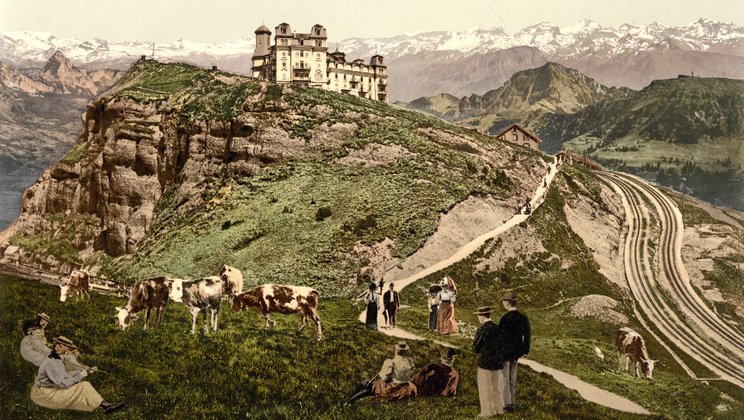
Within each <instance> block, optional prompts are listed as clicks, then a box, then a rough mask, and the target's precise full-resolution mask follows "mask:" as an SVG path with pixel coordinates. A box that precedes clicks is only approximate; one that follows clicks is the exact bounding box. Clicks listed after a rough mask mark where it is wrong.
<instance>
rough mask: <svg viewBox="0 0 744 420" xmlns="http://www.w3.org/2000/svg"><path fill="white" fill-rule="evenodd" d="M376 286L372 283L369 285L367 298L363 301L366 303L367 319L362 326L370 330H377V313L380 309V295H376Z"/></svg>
mask: <svg viewBox="0 0 744 420" xmlns="http://www.w3.org/2000/svg"><path fill="white" fill-rule="evenodd" d="M376 290H377V285H376V284H374V283H370V284H369V292H367V297H366V298H365V299H364V300H365V302H366V303H367V318H366V320H365V322H364V324H365V325H366V326H367V328H369V329H370V330H377V312H378V310H379V307H380V295H379V294H377V291H376Z"/></svg>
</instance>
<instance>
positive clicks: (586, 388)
mask: <svg viewBox="0 0 744 420" xmlns="http://www.w3.org/2000/svg"><path fill="white" fill-rule="evenodd" d="M557 173H558V165H557V163H556V161H554V162H553V163H551V164H550V172H549V173H548V175H547V176H546V177H545V180H546V185H545V186H543V183H542V182H541V183H540V184H539V186H538V188H537V189H536V190H535V193H534V194H533V196H532V199H531V200H530V205H531V207H532V211H533V212H534V211H535V210H537V208H538V207H539V206H540V205H541V204H542V203H543V201H544V197H545V194H546V192H547V190H548V188H550V185H551V183H552V182H553V179H554V178H555V175H556V174H557ZM529 216H530V215H526V214H515V215H514V216H513V217H512V218H511V219H509V220H508V221H506V222H505V223H504V224H502V225H500V226H498V227H497V228H495V229H493V230H491V231H490V232H487V233H484V234H483V235H481V236H478V237H477V238H475V239H473V240H472V241H470V242H468V243H467V244H465V245H463V246H462V247H461V248H459V249H458V250H457V251H456V252H455V253H454V254H453V255H452V256H450V257H449V258H446V259H444V260H441V261H439V262H437V263H436V264H433V265H431V266H429V267H427V268H424V269H423V270H421V271H418V272H417V273H415V274H413V275H410V276H408V277H405V278H402V279H397V280H390V281H389V283H394V284H395V285H396V290H397V291H398V292H400V291H402V290H403V289H404V288H405V287H406V286H408V285H410V284H412V283H414V282H416V281H417V280H420V279H422V278H424V277H426V276H428V275H430V274H434V273H436V272H438V271H441V270H443V269H445V268H447V267H449V266H451V265H453V264H455V263H457V262H459V261H461V260H463V259H465V258H467V257H468V256H469V255H470V254H472V253H473V252H475V251H477V250H478V249H480V248H481V247H482V246H483V245H484V244H485V243H486V241H488V240H490V239H493V238H496V237H497V236H499V235H501V234H502V233H504V232H506V231H508V230H509V229H511V228H513V227H514V226H517V225H518V224H520V223H522V222H523V221H525V220H527V218H528V217H529ZM365 315H366V310H365V311H362V313H361V314H359V321H360V322H362V323H364V321H365ZM383 321H384V320H383V317H382V313H381V312H380V313H379V314H378V320H377V324H378V325H383ZM380 332H382V333H383V334H386V335H389V336H393V337H398V338H402V339H406V340H426V338H424V337H422V336H419V335H417V334H413V333H411V332H409V331H406V330H403V329H401V328H389V329H380ZM434 342H436V343H437V344H440V345H445V346H451V344H448V343H444V342H440V341H436V340H434ZM519 363H520V364H522V365H525V366H528V367H530V368H531V369H533V370H535V371H536V372H541V373H547V374H548V375H550V376H552V377H553V378H554V379H556V380H557V381H558V382H560V383H561V384H563V385H564V386H566V387H567V388H569V389H572V390H575V391H577V392H578V393H579V395H581V397H582V398H584V399H585V400H587V401H591V402H593V403H596V404H599V405H602V406H605V407H609V408H613V409H615V410H619V411H624V412H628V413H635V414H651V413H650V412H649V411H648V410H646V409H645V408H643V407H642V406H640V405H639V404H636V403H635V402H633V401H631V400H629V399H627V398H625V397H622V396H620V395H617V394H614V393H612V392H609V391H605V390H603V389H601V388H599V387H597V386H594V385H592V384H590V383H587V382H584V381H582V380H581V379H579V378H578V377H576V376H574V375H571V374H569V373H566V372H562V371H559V370H557V369H553V368H551V367H548V366H545V365H542V364H540V363H538V362H536V361H534V360H530V359H526V358H521V359H519Z"/></svg>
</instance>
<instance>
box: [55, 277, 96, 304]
mask: <svg viewBox="0 0 744 420" xmlns="http://www.w3.org/2000/svg"><path fill="white" fill-rule="evenodd" d="M89 281H90V274H88V272H87V271H85V270H74V271H73V272H72V273H70V278H69V279H68V280H67V283H66V284H64V285H60V286H59V287H60V292H59V301H60V302H66V301H67V298H69V297H70V296H72V295H73V294H74V295H75V296H76V297H81V296H83V295H85V296H87V297H88V300H90V283H89Z"/></svg>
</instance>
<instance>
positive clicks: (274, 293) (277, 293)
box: [233, 284, 323, 340]
mask: <svg viewBox="0 0 744 420" xmlns="http://www.w3.org/2000/svg"><path fill="white" fill-rule="evenodd" d="M319 298H320V293H318V291H317V290H315V289H313V288H311V287H302V286H283V285H280V284H264V285H262V286H258V287H255V288H253V289H251V290H249V291H247V292H245V293H241V294H239V295H238V296H236V297H235V298H233V311H240V310H241V309H244V308H246V307H253V308H256V309H257V310H258V311H259V312H261V313H262V314H263V316H264V330H268V329H269V322H271V323H272V324H273V325H276V321H274V320H273V319H271V312H279V313H281V314H292V313H296V314H298V315H299V316H300V327H299V328H298V329H297V333H298V334H299V333H300V332H301V331H302V329H303V328H305V325H307V318H308V317H310V319H311V320H312V321H313V322H314V323H315V330H316V337H317V339H318V340H320V339H322V338H323V332H322V329H321V327H320V318H318V299H319Z"/></svg>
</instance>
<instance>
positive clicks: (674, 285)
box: [599, 172, 744, 388]
mask: <svg viewBox="0 0 744 420" xmlns="http://www.w3.org/2000/svg"><path fill="white" fill-rule="evenodd" d="M599 175H600V176H601V177H602V178H603V179H605V180H606V181H608V182H609V183H610V184H611V185H613V186H614V187H615V189H616V191H617V192H618V193H619V194H620V196H621V197H622V200H623V205H624V206H625V209H626V222H627V225H628V232H627V237H626V240H625V256H624V258H625V260H624V264H625V272H626V279H627V281H628V285H629V287H630V289H631V293H632V294H633V297H634V299H635V300H636V302H637V303H638V306H639V307H640V308H641V311H642V312H643V315H644V316H645V317H646V318H647V319H648V320H649V321H650V322H651V323H652V324H654V326H655V327H656V328H657V329H658V330H659V331H660V332H661V334H662V335H663V336H665V337H666V339H668V340H669V341H671V342H673V343H674V345H675V346H676V347H678V348H679V349H681V350H682V351H684V352H685V353H686V354H688V355H689V356H691V357H693V358H694V359H696V360H697V361H699V362H700V363H701V364H703V365H704V366H706V367H707V368H708V369H710V370H711V371H713V372H715V373H716V374H717V375H719V376H720V377H721V378H722V379H725V380H727V381H729V382H731V383H733V384H736V385H738V386H739V387H742V388H744V336H743V335H742V334H741V332H739V331H737V330H736V329H734V328H733V327H731V326H730V325H728V324H727V323H726V322H725V321H723V320H721V319H720V318H719V317H718V316H717V315H716V314H715V313H714V312H713V311H712V309H711V308H709V307H708V306H707V305H706V304H705V302H704V301H703V299H702V298H701V297H700V296H699V295H698V294H697V293H696V292H695V290H694V288H693V287H692V285H691V284H690V281H689V277H688V276H687V272H686V270H685V269H684V265H683V264H682V257H681V247H682V235H683V223H682V216H681V214H680V213H679V210H678V209H677V208H676V206H675V205H674V203H673V202H672V201H671V200H670V199H669V198H668V197H666V196H665V195H664V194H662V193H661V192H659V191H658V190H656V189H655V188H653V187H652V186H650V185H648V184H647V183H646V182H644V181H642V180H640V179H638V178H636V177H632V176H629V175H625V174H619V173H611V172H605V173H600V174H599ZM644 199H646V200H648V202H649V203H650V204H651V206H652V207H653V210H654V211H655V212H656V214H657V217H658V221H659V224H660V235H659V242H658V244H657V245H656V249H655V255H656V256H658V259H659V260H658V261H659V269H658V270H655V269H654V266H653V264H652V261H651V259H650V257H649V245H650V244H649V239H650V238H649V230H650V229H649V225H650V221H651V215H650V212H649V210H650V209H649V208H648V207H647V206H646V204H645V203H644ZM657 271H658V272H657ZM662 282H666V283H662ZM665 286H666V287H665ZM662 344H663V345H664V346H665V347H667V349H670V348H669V346H668V345H667V344H666V343H664V342H663V341H662ZM670 351H671V349H670ZM672 353H673V355H674V352H672ZM675 358H676V359H677V360H678V361H679V362H680V363H681V364H682V365H683V367H684V368H685V369H686V370H687V371H688V373H689V374H690V376H693V377H694V373H692V371H691V370H690V369H689V368H687V367H686V366H685V365H684V363H682V362H681V360H680V359H679V358H678V357H677V356H676V355H675Z"/></svg>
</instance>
